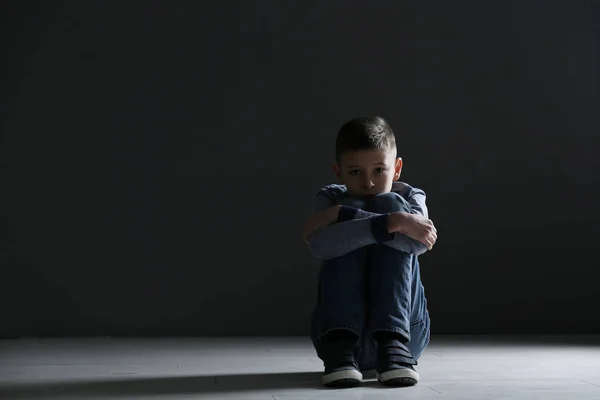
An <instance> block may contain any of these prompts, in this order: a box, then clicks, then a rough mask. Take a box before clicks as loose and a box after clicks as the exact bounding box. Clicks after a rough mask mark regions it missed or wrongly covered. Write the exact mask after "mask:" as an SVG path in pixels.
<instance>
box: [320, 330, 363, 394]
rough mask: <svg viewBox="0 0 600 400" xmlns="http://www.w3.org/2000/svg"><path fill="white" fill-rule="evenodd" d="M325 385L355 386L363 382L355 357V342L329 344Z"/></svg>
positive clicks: (324, 375) (324, 378) (324, 377)
mask: <svg viewBox="0 0 600 400" xmlns="http://www.w3.org/2000/svg"><path fill="white" fill-rule="evenodd" d="M327 347H328V349H327V357H326V359H325V362H324V364H325V373H324V374H323V385H325V386H328V387H337V388H342V387H354V386H358V385H360V383H361V382H362V374H361V373H360V371H359V370H358V365H357V364H356V360H355V358H354V347H355V343H353V342H349V341H337V342H333V343H330V344H328V345H327Z"/></svg>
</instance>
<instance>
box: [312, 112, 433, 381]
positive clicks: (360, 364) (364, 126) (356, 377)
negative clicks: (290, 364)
mask: <svg viewBox="0 0 600 400" xmlns="http://www.w3.org/2000/svg"><path fill="white" fill-rule="evenodd" d="M336 161H337V162H336V164H335V165H334V172H335V174H336V175H337V177H338V179H339V181H340V184H339V185H328V186H325V187H324V188H322V189H321V190H319V192H318V193H317V196H316V204H315V209H314V212H315V214H313V215H312V216H311V217H310V218H309V220H308V222H307V223H306V225H305V227H304V229H303V232H302V236H303V239H304V240H305V241H306V242H307V243H308V245H309V248H310V251H311V252H312V253H313V255H315V256H316V257H318V258H320V259H322V260H323V266H322V268H321V270H320V274H319V292H318V299H317V304H316V306H315V309H314V312H313V317H312V323H311V339H312V342H313V344H314V346H315V350H316V351H317V355H318V356H319V358H320V359H321V360H323V363H324V365H325V373H324V375H323V384H324V385H326V386H333V387H348V386H356V385H358V384H360V382H361V381H362V373H361V371H362V372H364V371H368V370H373V369H375V370H376V372H377V379H378V380H379V381H380V382H381V383H382V384H385V385H391V386H409V385H415V384H416V383H417V382H418V380H419V374H418V373H417V372H416V371H415V369H414V365H416V364H417V359H418V358H419V357H420V355H421V354H422V353H423V351H424V350H425V347H426V346H427V344H428V343H429V327H430V320H429V312H428V310H427V300H426V299H425V293H424V288H423V284H422V283H421V278H420V273H419V263H418V261H417V256H418V255H420V254H422V253H424V252H425V251H427V250H431V248H432V247H433V245H434V244H435V242H436V240H437V231H436V229H435V227H434V226H433V223H432V222H431V220H429V219H428V211H427V206H426V204H425V193H424V192H423V191H422V190H420V189H416V188H413V187H411V186H409V185H407V184H405V183H402V182H397V180H398V179H399V178H400V172H401V170H402V159H401V158H400V157H397V154H396V139H395V136H394V133H393V131H392V129H391V127H390V126H389V124H388V123H387V122H386V121H385V120H384V119H383V118H381V117H371V118H357V119H353V120H351V121H349V122H347V123H345V124H344V125H343V126H342V127H341V129H340V131H339V133H338V137H337V140H336Z"/></svg>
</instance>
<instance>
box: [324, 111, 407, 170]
mask: <svg viewBox="0 0 600 400" xmlns="http://www.w3.org/2000/svg"><path fill="white" fill-rule="evenodd" d="M395 148H396V136H395V135H394V131H392V127H391V126H390V124H389V123H388V122H387V121H386V120H385V119H383V118H381V117H361V118H355V119H352V120H350V121H348V122H346V123H344V125H342V127H341V128H340V130H339V132H338V135H337V139H336V141H335V158H336V160H337V162H338V164H339V162H340V157H341V156H342V154H344V153H345V152H347V151H355V150H388V149H395Z"/></svg>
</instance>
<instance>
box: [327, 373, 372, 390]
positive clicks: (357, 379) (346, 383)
mask: <svg viewBox="0 0 600 400" xmlns="http://www.w3.org/2000/svg"><path fill="white" fill-rule="evenodd" d="M361 382H362V374H361V373H360V372H358V371H357V370H352V369H346V370H343V371H336V372H332V373H330V374H327V375H324V376H323V385H325V386H327V387H337V388H340V387H355V386H358V385H360V383H361Z"/></svg>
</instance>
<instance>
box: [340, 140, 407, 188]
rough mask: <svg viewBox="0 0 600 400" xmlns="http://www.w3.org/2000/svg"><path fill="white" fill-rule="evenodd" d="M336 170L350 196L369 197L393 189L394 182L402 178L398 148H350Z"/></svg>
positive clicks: (342, 156)
mask: <svg viewBox="0 0 600 400" xmlns="http://www.w3.org/2000/svg"><path fill="white" fill-rule="evenodd" d="M333 170H334V172H335V174H336V175H337V177H338V179H339V180H340V183H341V184H342V185H346V187H347V188H348V194H350V196H353V197H368V196H373V195H376V194H380V193H389V192H390V191H391V190H392V183H393V182H394V181H396V180H398V179H399V178H400V172H401V171H402V159H401V158H399V157H398V158H397V157H396V150H395V149H392V150H357V151H349V152H346V153H344V154H342V155H341V157H340V164H335V165H334V167H333Z"/></svg>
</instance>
